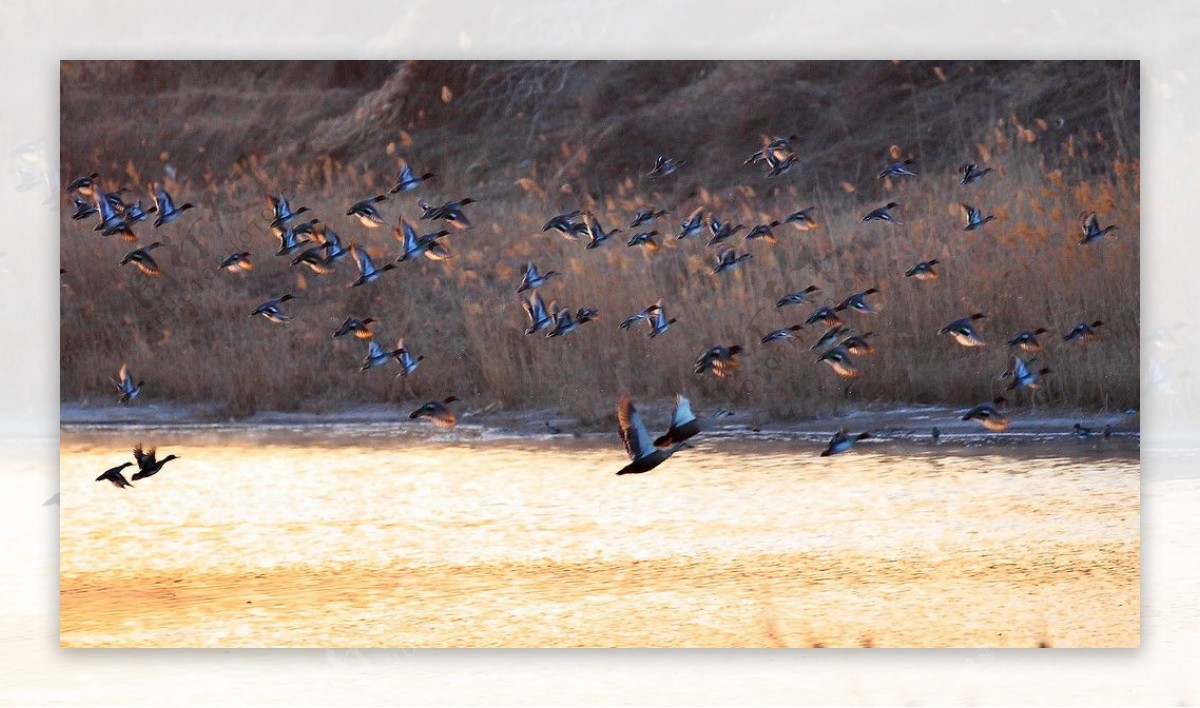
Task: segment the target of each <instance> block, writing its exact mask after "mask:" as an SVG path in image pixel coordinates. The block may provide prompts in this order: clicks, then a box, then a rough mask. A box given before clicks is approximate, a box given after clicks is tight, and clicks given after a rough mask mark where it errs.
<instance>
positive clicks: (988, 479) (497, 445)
mask: <svg viewBox="0 0 1200 708" xmlns="http://www.w3.org/2000/svg"><path fill="white" fill-rule="evenodd" d="M136 442H144V443H145V444H146V445H147V446H152V445H157V446H158V447H159V448H160V453H161V454H167V453H174V454H176V455H180V456H181V459H179V460H176V461H174V462H171V463H169V464H168V465H167V466H166V467H165V468H164V470H163V471H162V472H160V473H159V474H158V475H157V476H155V477H153V478H150V479H145V480H140V481H138V482H135V483H134V484H135V488H134V489H126V490H119V489H116V488H114V487H112V486H111V485H109V484H107V483H97V482H94V481H93V480H94V479H95V477H96V476H97V475H98V474H100V472H102V471H104V470H105V469H107V468H109V467H112V466H115V465H116V464H119V463H120V462H122V461H124V460H125V459H127V458H128V449H129V448H130V447H131V446H132V444H133V443H136ZM820 449H821V444H820V443H817V442H811V441H804V440H744V439H742V440H739V439H718V440H709V441H707V442H700V443H699V444H698V446H697V448H696V449H694V450H687V451H684V452H683V453H681V454H680V455H678V456H677V457H675V458H673V459H671V460H670V461H669V462H668V463H667V464H665V465H663V466H662V467H660V468H659V469H657V470H655V471H653V472H651V473H649V474H645V475H634V476H624V477H616V476H614V475H613V474H612V473H613V472H615V471H616V470H617V469H619V468H620V467H621V466H622V465H623V464H624V463H625V457H624V454H623V451H622V449H621V447H620V444H619V441H617V440H616V438H615V436H612V435H606V436H597V437H594V438H593V437H587V438H582V439H573V438H569V437H564V436H556V437H553V438H550V437H545V438H536V439H535V438H525V439H491V438H488V437H486V436H485V437H468V436H439V435H431V436H429V437H412V436H406V437H397V436H395V435H393V434H391V432H390V430H389V429H388V428H387V427H385V426H369V425H364V426H343V427H340V428H337V429H317V430H308V431H281V430H252V429H251V430H245V429H243V430H171V431H159V432H157V433H154V432H148V431H141V432H130V431H118V430H87V429H73V430H66V431H64V432H63V438H62V473H61V474H62V482H61V487H62V497H61V498H62V523H61V567H60V573H61V639H62V643H63V644H64V645H65V646H375V647H443V646H813V645H818V644H819V645H824V646H862V645H873V646H1037V645H1038V644H1039V643H1046V644H1050V645H1052V646H1136V645H1137V643H1138V633H1139V625H1138V613H1139V595H1138V586H1139V557H1138V556H1139V536H1138V528H1139V496H1138V488H1139V474H1138V470H1139V466H1138V460H1137V452H1136V449H1130V446H1128V445H1125V446H1123V447H1122V446H1120V445H1118V444H1117V443H1116V441H1113V444H1111V445H1110V444H1109V443H1107V442H1106V443H1101V444H1091V443H1089V444H1084V445H1079V444H1074V443H1065V444H1044V443H1043V444H1032V445H1024V446H1020V447H1009V448H973V449H964V448H962V447H955V446H947V445H943V446H940V447H937V448H934V447H929V446H924V445H917V444H912V443H909V444H903V445H900V444H878V445H860V446H859V447H857V448H855V450H853V451H852V452H850V453H848V454H845V455H840V456H837V457H834V458H820V457H818V456H817V454H818V452H819V451H820ZM127 472H128V470H127Z"/></svg>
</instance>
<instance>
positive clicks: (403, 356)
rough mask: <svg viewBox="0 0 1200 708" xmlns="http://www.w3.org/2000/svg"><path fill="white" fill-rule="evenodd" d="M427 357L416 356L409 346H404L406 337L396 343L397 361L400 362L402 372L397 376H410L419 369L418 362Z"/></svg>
mask: <svg viewBox="0 0 1200 708" xmlns="http://www.w3.org/2000/svg"><path fill="white" fill-rule="evenodd" d="M424 359H425V356H424V355H421V356H418V357H414V356H413V355H412V352H410V351H409V350H408V347H406V346H404V338H403V337H401V338H400V341H399V342H397V343H396V361H398V362H400V373H398V374H396V376H403V377H405V378H407V377H408V375H409V374H411V373H412V372H414V371H416V370H417V364H418V363H419V362H421V361H423V360H424Z"/></svg>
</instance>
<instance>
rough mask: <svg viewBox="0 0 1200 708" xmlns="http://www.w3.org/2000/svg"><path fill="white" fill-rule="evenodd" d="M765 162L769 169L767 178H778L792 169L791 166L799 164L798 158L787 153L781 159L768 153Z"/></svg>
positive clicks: (794, 154)
mask: <svg viewBox="0 0 1200 708" xmlns="http://www.w3.org/2000/svg"><path fill="white" fill-rule="evenodd" d="M766 160H767V166H768V167H770V168H771V169H769V170H767V176H768V177H778V176H779V175H781V174H784V173H785V172H787V171H788V170H790V169H792V166H793V165H795V164H796V163H797V162H799V161H800V158H799V157H798V156H797V155H796V153H794V152H789V153H788V154H786V155H784V156H783V157H782V158H780V157H776V156H775V154H774V153H770V152H768V153H767V155H766Z"/></svg>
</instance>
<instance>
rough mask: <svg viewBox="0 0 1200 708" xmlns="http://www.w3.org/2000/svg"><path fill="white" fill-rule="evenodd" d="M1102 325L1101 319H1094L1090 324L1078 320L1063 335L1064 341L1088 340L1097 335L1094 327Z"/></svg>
mask: <svg viewBox="0 0 1200 708" xmlns="http://www.w3.org/2000/svg"><path fill="white" fill-rule="evenodd" d="M1102 326H1104V321H1103V320H1096V321H1094V322H1091V323H1090V324H1089V323H1087V322H1080V323H1079V324H1077V325H1075V326H1074V327H1072V328H1071V331H1070V332H1067V333H1066V334H1064V335H1063V341H1064V342H1076V341H1078V342H1090V341H1092V340H1093V339H1095V338H1096V337H1098V336H1099V335H1098V334H1096V328H1097V327H1102Z"/></svg>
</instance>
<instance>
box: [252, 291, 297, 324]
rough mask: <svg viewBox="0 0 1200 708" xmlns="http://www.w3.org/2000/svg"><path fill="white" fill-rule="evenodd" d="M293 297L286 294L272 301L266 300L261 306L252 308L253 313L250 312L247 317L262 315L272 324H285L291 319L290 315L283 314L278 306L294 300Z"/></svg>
mask: <svg viewBox="0 0 1200 708" xmlns="http://www.w3.org/2000/svg"><path fill="white" fill-rule="evenodd" d="M295 297H296V296H295V295H292V294H291V293H287V294H286V295H281V296H280V297H277V298H274V299H272V300H267V301H266V302H264V303H263V304H261V305H259V306H258V307H256V308H254V312H251V313H250V315H249V316H250V317H254V316H255V315H262V316H263V317H265V318H267V319H268V320H270V321H272V322H275V323H276V324H278V323H281V322H287V321H288V320H290V319H292V318H291V316H290V315H285V314H283V311H282V310H280V309H279V304H280V303H282V302H287V301H288V300H294V299H295Z"/></svg>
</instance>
